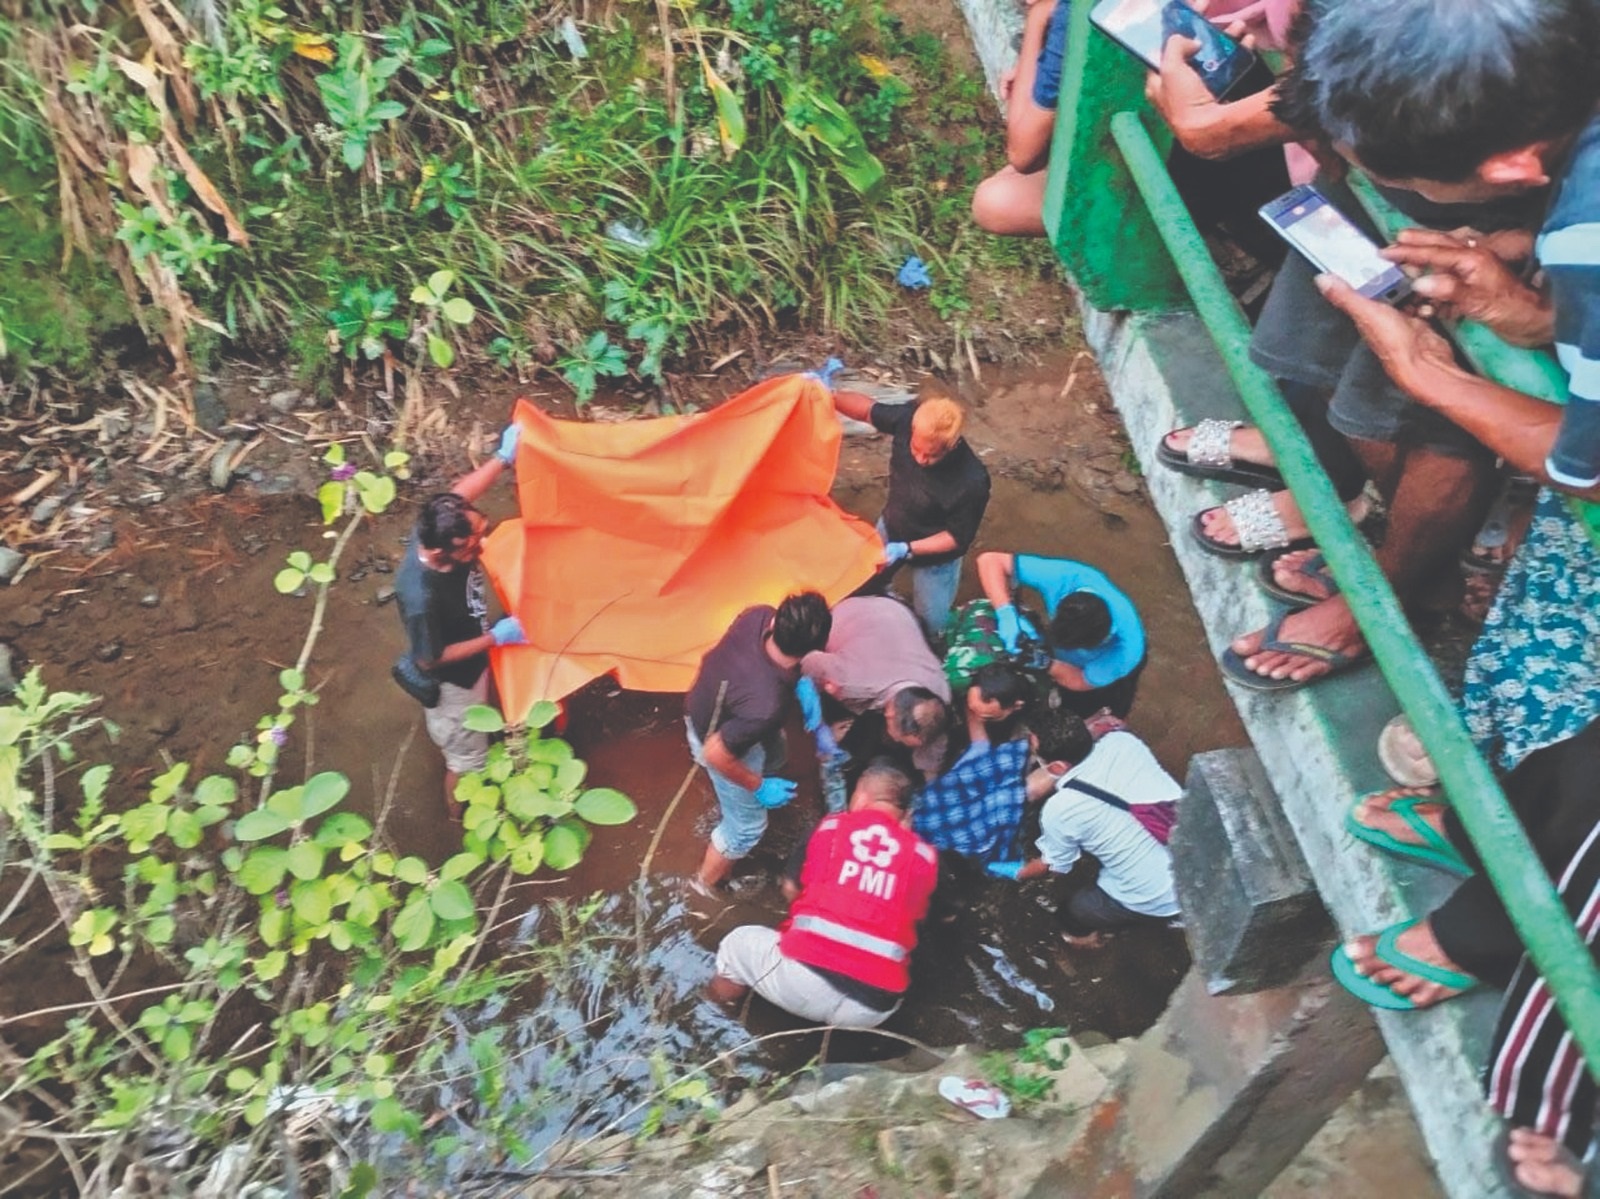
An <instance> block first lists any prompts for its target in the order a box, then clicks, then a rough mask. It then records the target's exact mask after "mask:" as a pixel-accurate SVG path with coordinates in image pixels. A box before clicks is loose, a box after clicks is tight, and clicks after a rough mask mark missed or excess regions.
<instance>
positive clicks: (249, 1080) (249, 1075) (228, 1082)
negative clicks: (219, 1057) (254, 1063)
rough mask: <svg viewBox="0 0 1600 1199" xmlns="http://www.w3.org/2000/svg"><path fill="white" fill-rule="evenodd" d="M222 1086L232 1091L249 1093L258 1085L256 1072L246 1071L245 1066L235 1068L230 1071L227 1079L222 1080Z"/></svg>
mask: <svg viewBox="0 0 1600 1199" xmlns="http://www.w3.org/2000/svg"><path fill="white" fill-rule="evenodd" d="M222 1085H223V1086H225V1087H227V1088H228V1090H230V1091H248V1090H249V1089H250V1088H251V1087H253V1086H255V1085H256V1074H255V1071H254V1070H246V1069H245V1068H244V1067H243V1066H235V1067H234V1068H233V1069H232V1070H229V1071H228V1075H227V1077H226V1078H224V1079H223V1080H222Z"/></svg>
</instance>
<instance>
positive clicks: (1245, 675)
mask: <svg viewBox="0 0 1600 1199" xmlns="http://www.w3.org/2000/svg"><path fill="white" fill-rule="evenodd" d="M1289 616H1290V613H1289V612H1287V611H1282V612H1279V613H1278V614H1277V615H1276V616H1274V617H1273V618H1272V619H1271V620H1270V621H1268V622H1267V627H1266V631H1265V635H1264V636H1263V637H1262V639H1261V645H1260V647H1259V648H1258V649H1257V650H1256V653H1257V654H1265V653H1280V654H1294V655H1296V656H1297V657H1301V658H1310V659H1312V660H1313V661H1315V662H1326V663H1328V669H1327V670H1325V671H1323V672H1322V673H1321V674H1319V675H1317V676H1315V677H1314V678H1309V679H1275V678H1272V677H1271V676H1269V675H1264V674H1257V673H1256V672H1255V671H1253V670H1251V669H1250V668H1249V667H1248V666H1246V665H1245V661H1244V658H1243V657H1241V656H1240V655H1239V654H1238V653H1237V652H1236V651H1235V650H1234V649H1233V647H1232V646H1229V647H1228V648H1227V649H1225V650H1223V651H1222V657H1221V658H1219V659H1218V663H1219V664H1220V665H1221V667H1222V673H1223V674H1225V675H1227V676H1228V678H1229V679H1230V680H1231V681H1233V682H1235V683H1238V684H1239V685H1240V686H1242V687H1249V688H1252V689H1253V690H1256V691H1293V690H1295V689H1296V688H1297V687H1308V686H1310V685H1311V684H1312V683H1320V682H1321V681H1322V680H1323V679H1331V678H1332V677H1333V676H1334V675H1336V674H1343V673H1344V672H1345V671H1347V670H1353V669H1354V668H1355V667H1357V666H1360V665H1362V664H1363V663H1365V662H1366V661H1367V660H1368V659H1370V658H1371V657H1372V651H1371V650H1369V649H1367V648H1366V647H1365V646H1363V647H1362V648H1361V652H1360V653H1357V654H1347V653H1344V652H1343V651H1341V650H1336V649H1329V648H1328V647H1327V646H1325V645H1312V644H1310V643H1309V642H1306V641H1280V640H1279V639H1278V630H1279V629H1281V628H1282V627H1283V622H1284V620H1285V619H1287V618H1288V617H1289ZM1250 656H1251V657H1255V654H1251V655H1250Z"/></svg>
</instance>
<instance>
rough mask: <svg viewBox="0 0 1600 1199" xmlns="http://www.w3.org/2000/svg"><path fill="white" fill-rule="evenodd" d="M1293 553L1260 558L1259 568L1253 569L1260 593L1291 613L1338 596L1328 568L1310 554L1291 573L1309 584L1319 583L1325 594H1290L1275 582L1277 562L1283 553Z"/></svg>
mask: <svg viewBox="0 0 1600 1199" xmlns="http://www.w3.org/2000/svg"><path fill="white" fill-rule="evenodd" d="M1295 552H1296V551H1295V550H1274V551H1273V552H1272V553H1270V554H1268V555H1267V556H1266V557H1265V558H1263V559H1261V563H1260V565H1259V566H1257V568H1256V582H1258V583H1259V584H1260V585H1261V590H1263V591H1265V592H1266V593H1267V594H1268V595H1270V596H1271V597H1272V598H1273V599H1275V600H1277V601H1278V602H1279V603H1280V604H1284V605H1286V606H1287V607H1288V608H1289V609H1290V610H1291V611H1295V610H1298V609H1300V608H1310V607H1312V606H1313V605H1315V604H1320V603H1321V602H1322V601H1323V600H1325V599H1332V598H1333V597H1334V596H1336V595H1338V594H1339V584H1338V583H1337V582H1336V581H1335V579H1334V577H1333V572H1332V571H1331V570H1329V569H1328V563H1327V561H1326V560H1325V559H1324V558H1323V556H1322V555H1321V554H1313V555H1312V556H1311V557H1309V558H1307V559H1306V560H1305V561H1304V562H1302V563H1301V564H1300V565H1299V566H1297V567H1295V571H1294V573H1295V574H1296V575H1298V576H1299V577H1300V578H1303V579H1306V580H1308V581H1309V582H1313V583H1319V584H1321V585H1322V586H1323V587H1325V588H1327V591H1328V594H1327V595H1323V596H1317V597H1313V596H1309V595H1307V594H1306V593H1305V592H1303V591H1290V590H1289V589H1288V588H1287V587H1285V586H1283V584H1281V583H1279V582H1278V577H1277V574H1276V572H1275V568H1276V566H1277V564H1278V559H1279V558H1282V557H1283V556H1284V555H1285V554H1292V553H1295Z"/></svg>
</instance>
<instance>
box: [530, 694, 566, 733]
mask: <svg viewBox="0 0 1600 1199" xmlns="http://www.w3.org/2000/svg"><path fill="white" fill-rule="evenodd" d="M560 715H561V705H560V704H556V703H551V702H550V701H549V700H547V699H541V700H540V701H539V702H538V703H536V704H534V705H533V707H531V708H529V709H528V719H527V720H526V721H524V723H525V724H526V725H527V726H528V727H529V728H530V729H542V728H544V726H545V725H547V724H549V723H550V722H551V721H552V720H554V719H555V718H556V717H557V716H560Z"/></svg>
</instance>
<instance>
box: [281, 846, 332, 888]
mask: <svg viewBox="0 0 1600 1199" xmlns="http://www.w3.org/2000/svg"><path fill="white" fill-rule="evenodd" d="M326 854H327V851H326V850H325V849H323V848H322V846H320V845H318V844H317V843H316V842H315V841H296V842H295V843H294V844H293V845H291V846H290V847H289V855H288V858H287V860H286V862H287V865H288V867H289V873H290V874H292V875H294V876H295V877H296V878H298V879H311V878H317V877H319V876H320V875H321V874H322V860H323V858H324V856H325V855H326Z"/></svg>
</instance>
